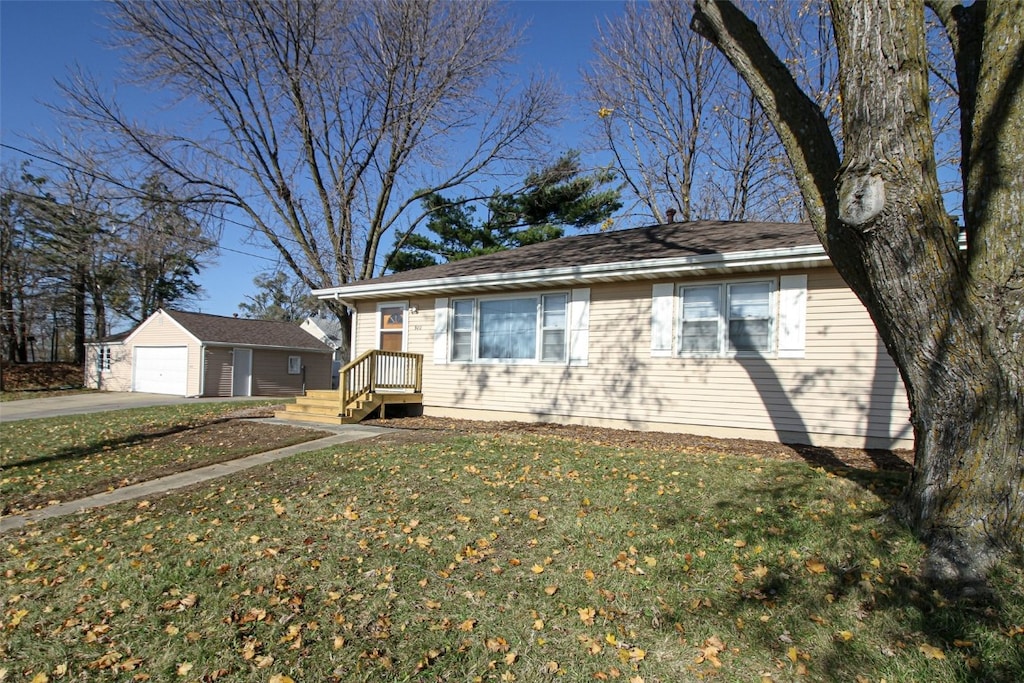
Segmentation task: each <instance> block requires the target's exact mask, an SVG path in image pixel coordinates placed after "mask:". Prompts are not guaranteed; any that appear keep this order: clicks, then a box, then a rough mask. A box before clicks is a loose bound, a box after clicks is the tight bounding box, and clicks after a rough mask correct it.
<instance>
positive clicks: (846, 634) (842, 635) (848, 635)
mask: <svg viewBox="0 0 1024 683" xmlns="http://www.w3.org/2000/svg"><path fill="white" fill-rule="evenodd" d="M836 635H837V636H839V639H840V640H853V632H852V631H840V632H839V633H837V634H836Z"/></svg>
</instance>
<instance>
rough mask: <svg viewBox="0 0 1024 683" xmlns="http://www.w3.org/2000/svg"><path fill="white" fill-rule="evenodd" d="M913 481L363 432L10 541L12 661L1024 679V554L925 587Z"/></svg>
mask: <svg viewBox="0 0 1024 683" xmlns="http://www.w3.org/2000/svg"><path fill="white" fill-rule="evenodd" d="M853 474H858V473H853ZM894 484H895V485H898V484H899V481H897V480H894V478H893V476H892V475H888V476H887V475H884V474H878V475H873V474H868V473H859V475H858V476H856V477H839V476H835V475H832V474H829V473H826V472H825V471H823V470H820V469H812V468H810V467H808V466H806V465H803V464H799V463H780V462H776V461H767V460H766V461H759V460H755V459H751V458H738V457H730V456H724V455H723V456H715V455H693V454H684V453H678V452H650V451H647V452H645V451H639V450H627V449H618V448H611V447H598V446H593V445H589V444H588V445H582V444H578V443H575V442H572V441H567V440H557V439H552V438H545V437H539V436H522V435H520V436H517V435H508V436H487V437H484V436H473V437H466V436H463V437H457V436H455V437H452V436H449V437H439V441H438V442H436V443H432V444H421V443H406V444H404V445H403V444H401V443H394V444H389V443H388V442H381V441H378V440H372V441H365V442H359V443H357V444H353V445H350V446H346V447H340V448H335V449H329V450H325V451H320V452H317V453H313V454H305V455H302V456H297V457H294V458H291V459H288V460H282V461H279V462H277V463H274V464H273V465H270V466H267V467H265V468H260V469H256V470H250V471H249V472H247V473H245V474H244V475H237V476H235V477H232V478H228V479H221V480H218V481H216V482H213V483H211V484H209V485H205V486H201V487H196V488H195V489H193V490H190V491H188V492H184V493H178V494H173V495H168V496H166V497H161V498H159V499H158V500H155V501H143V502H139V503H135V504H125V505H122V506H118V507H113V508H108V509H104V510H101V511H96V512H93V513H91V514H87V515H83V516H74V517H68V518H64V519H61V520H51V521H50V522H47V523H41V524H39V525H37V526H34V527H29V528H27V529H23V530H21V531H19V532H17V533H10V534H7V535H5V536H2V537H0V543H2V547H3V553H4V554H3V560H2V567H0V571H2V575H3V595H2V605H3V607H2V610H3V614H2V623H0V630H2V631H3V634H4V637H3V638H2V639H0V680H18V681H20V680H40V681H41V680H47V679H46V678H45V677H44V676H48V677H49V678H48V680H51V681H60V680H135V681H143V680H154V681H214V680H216V681H277V682H280V681H287V680H289V678H290V679H292V680H295V681H331V680H338V681H449V680H450V681H476V680H479V681H594V680H607V681H621V682H623V683H626V682H631V683H639V682H640V681H646V682H648V683H650V682H652V681H664V682H669V681H696V680H704V679H708V680H719V681H762V680H763V681H821V680H830V681H831V680H835V681H876V682H877V681H882V680H887V681H943V682H945V681H974V680H977V681H1006V682H1010V681H1019V680H1021V679H1022V678H1024V576H1022V572H1021V570H1020V568H1019V567H1010V566H1003V567H1001V568H999V570H998V571H997V572H996V573H995V575H994V578H993V588H994V591H995V601H994V602H993V603H992V604H991V605H982V606H978V605H971V604H959V603H955V602H950V601H947V600H945V599H944V598H943V597H942V596H941V595H939V594H938V593H936V592H933V591H931V590H929V589H928V588H926V587H924V586H922V585H920V584H919V583H918V581H917V580H916V579H915V576H914V570H915V568H916V566H917V564H918V562H919V560H920V558H921V548H920V547H919V545H918V544H917V543H915V542H914V540H913V539H912V538H911V537H910V536H909V535H908V534H907V533H906V532H905V531H904V530H903V529H902V528H900V527H898V526H896V525H894V524H893V523H891V522H890V521H888V520H887V518H886V517H885V514H884V513H885V510H886V507H887V503H886V497H887V496H890V495H891V494H892V491H893V485H894Z"/></svg>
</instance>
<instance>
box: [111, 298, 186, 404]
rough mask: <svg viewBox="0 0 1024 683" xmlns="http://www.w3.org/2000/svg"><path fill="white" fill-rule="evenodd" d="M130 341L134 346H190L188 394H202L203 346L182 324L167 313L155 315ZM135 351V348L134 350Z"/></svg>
mask: <svg viewBox="0 0 1024 683" xmlns="http://www.w3.org/2000/svg"><path fill="white" fill-rule="evenodd" d="M128 341H129V342H130V345H131V346H132V347H134V348H139V347H154V346H160V347H167V346H185V347H187V348H188V382H187V384H186V391H185V395H186V396H199V395H201V394H202V386H201V379H202V377H201V374H200V373H201V370H200V368H201V363H202V355H201V351H202V347H201V345H200V344H199V342H198V341H196V339H195V338H194V337H193V336H192V335H190V334H189V333H188V332H186V331H185V330H183V329H182V328H181V326H180V325H178V324H177V323H176V322H174V321H173V320H171V319H170V318H169V317H168V316H167V315H166V314H161V315H155V316H153V317H151V318H149V319H148V320H147V321H146V324H145V325H143V326H142V327H140V328H139V329H138V330H136V331H135V332H134V333H133V334H132V335H131V337H129V339H128ZM133 353H134V350H133Z"/></svg>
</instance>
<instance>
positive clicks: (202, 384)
mask: <svg viewBox="0 0 1024 683" xmlns="http://www.w3.org/2000/svg"><path fill="white" fill-rule="evenodd" d="M199 396H200V397H202V396H206V344H203V343H200V344H199Z"/></svg>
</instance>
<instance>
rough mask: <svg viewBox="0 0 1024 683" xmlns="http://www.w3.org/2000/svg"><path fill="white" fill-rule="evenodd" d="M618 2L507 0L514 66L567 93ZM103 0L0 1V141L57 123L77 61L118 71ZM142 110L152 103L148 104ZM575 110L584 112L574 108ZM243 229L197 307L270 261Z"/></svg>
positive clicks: (247, 280)
mask: <svg viewBox="0 0 1024 683" xmlns="http://www.w3.org/2000/svg"><path fill="white" fill-rule="evenodd" d="M622 5H623V3H622V2H620V1H619V0H518V1H516V2H512V3H510V8H511V10H512V12H513V13H514V15H515V16H516V17H518V18H519V19H520V20H521V21H523V22H529V23H530V27H529V29H528V32H527V35H526V43H525V45H524V46H523V48H522V49H521V55H522V68H523V69H524V70H526V71H531V70H535V69H541V70H543V71H545V72H547V73H550V74H553V75H555V76H556V77H557V78H558V80H559V81H560V82H561V84H562V85H563V87H564V88H565V89H566V90H567V91H568V92H570V93H571V92H573V91H574V90H575V89H576V88H578V87H579V72H580V68H581V67H582V66H583V65H585V64H586V63H587V62H588V61H589V60H590V51H591V45H592V42H593V40H594V39H595V38H596V29H595V26H596V23H597V21H598V20H599V19H601V18H603V17H605V16H609V15H615V14H617V13H618V12H620V11H621V8H622ZM102 12H103V4H102V3H99V2H86V1H67V0H61V1H57V0H36V1H26V0H0V138H2V142H3V144H5V145H10V146H12V147H17V148H20V149H24V150H27V151H30V152H34V151H35V150H34V149H33V147H32V145H31V143H30V142H28V141H27V140H26V137H31V136H34V137H48V138H49V137H53V136H54V133H55V130H54V127H55V123H54V120H53V118H52V117H51V115H50V112H49V111H48V110H47V109H46V108H45V107H44V106H43V105H42V104H41V103H42V102H53V101H55V100H56V98H57V97H58V91H57V88H56V87H55V85H54V81H55V80H56V79H62V78H64V77H65V76H66V74H67V73H68V68H69V67H70V66H71V65H73V64H75V63H77V64H80V65H81V66H82V67H84V68H85V69H86V70H88V71H89V72H91V73H93V74H94V75H95V76H96V77H97V78H98V79H99V80H100V81H101V82H103V83H111V82H112V81H113V79H114V78H115V76H116V74H117V72H118V70H119V68H120V62H119V56H118V54H117V53H116V52H115V51H112V50H110V49H109V48H107V47H105V46H104V45H103V42H104V39H105V30H104V20H103V16H102ZM119 96H128V97H130V100H129V105H130V107H131V109H132V110H133V111H136V112H138V113H140V114H143V115H144V114H145V113H146V107H147V104H148V103H147V101H146V100H145V99H144V98H143V97H142V96H141V95H140V94H139V93H136V92H132V91H121V92H119ZM150 108H152V107H151V106H150ZM577 115H578V116H580V117H581V119H582V117H583V116H585V115H586V113H585V112H577ZM578 123H579V122H578V121H576V122H573V121H570V122H569V123H568V124H567V125H566V127H565V128H564V129H563V130H562V131H561V132H560V142H561V143H562V144H561V145H560V146H561V147H564V148H570V147H576V146H578V145H579V144H580V141H579V140H578V139H576V137H577V135H578V133H577V131H578V130H579V125H578ZM24 158H26V157H24V155H22V154H20V153H18V152H16V151H12V150H10V149H7V148H6V147H5V148H0V162H2V163H4V164H5V165H7V164H8V163H19V162H20V161H21V159H24ZM32 166H33V169H34V170H35V172H37V173H39V174H41V175H46V174H47V173H48V172H53V171H52V168H53V167H52V166H49V165H48V164H46V163H45V162H43V161H40V160H32ZM244 232H245V231H244V229H243V228H241V227H239V226H237V225H232V224H230V223H228V224H226V225H225V226H224V231H223V235H224V236H223V239H222V243H221V245H222V249H221V251H220V254H219V256H218V259H217V263H216V264H215V265H212V266H209V267H207V268H206V269H205V270H204V272H203V273H202V275H201V277H200V283H201V284H202V285H203V288H204V290H205V294H206V297H207V298H206V299H205V300H204V301H202V302H200V303H199V304H198V305H197V306H195V307H194V308H195V310H201V311H203V312H206V313H214V314H218V315H231V314H233V313H235V312H236V311H237V309H238V304H239V303H242V302H243V301H245V300H246V298H245V297H246V295H251V294H253V293H254V288H253V286H252V278H253V277H254V276H255V275H257V274H258V273H260V272H261V271H264V270H266V269H268V268H270V267H272V266H273V265H274V256H275V255H274V253H273V252H271V251H269V250H261V249H260V248H259V247H258V246H257V245H253V244H244V243H243V242H242V238H243V236H244Z"/></svg>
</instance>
